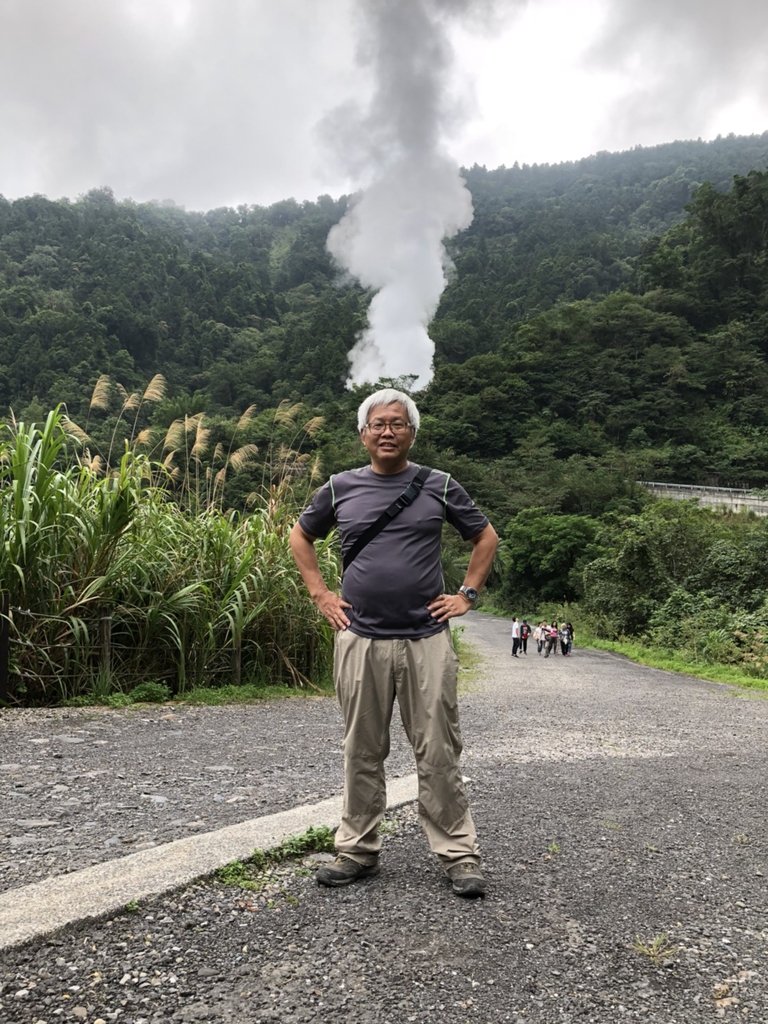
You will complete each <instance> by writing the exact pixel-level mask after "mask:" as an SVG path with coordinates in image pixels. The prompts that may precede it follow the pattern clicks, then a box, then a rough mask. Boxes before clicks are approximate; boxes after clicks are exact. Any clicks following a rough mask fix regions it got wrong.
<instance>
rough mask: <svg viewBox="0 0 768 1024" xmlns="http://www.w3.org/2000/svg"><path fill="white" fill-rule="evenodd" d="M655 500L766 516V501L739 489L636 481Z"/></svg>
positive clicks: (767, 501)
mask: <svg viewBox="0 0 768 1024" xmlns="http://www.w3.org/2000/svg"><path fill="white" fill-rule="evenodd" d="M638 483H639V484H640V486H641V487H644V488H645V489H646V490H647V491H650V492H651V494H653V495H655V496H656V497H657V498H671V499H672V500H673V501H691V500H693V501H698V502H699V504H700V505H710V506H712V507H714V508H722V509H727V510H728V511H729V512H754V514H755V515H756V516H768V499H766V498H760V497H758V496H757V495H756V494H754V493H753V492H752V491H750V490H747V489H746V488H741V487H699V486H698V485H697V484H661V483H654V482H652V481H649V480H638Z"/></svg>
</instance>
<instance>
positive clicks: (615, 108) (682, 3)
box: [589, 0, 768, 146]
mask: <svg viewBox="0 0 768 1024" xmlns="http://www.w3.org/2000/svg"><path fill="white" fill-rule="evenodd" d="M589 59H590V61H593V62H594V63H595V64H597V65H599V66H602V67H607V68H611V69H616V70H620V71H623V72H625V73H626V74H627V75H628V76H629V77H630V79H631V88H630V92H629V93H628V95H626V96H624V97H621V98H620V99H618V100H617V102H615V103H614V104H609V110H608V115H607V116H608V119H609V120H611V121H612V122H614V125H615V128H617V129H618V131H615V132H614V137H616V138H617V146H619V145H627V146H629V145H633V144H636V143H641V142H644V141H647V140H648V139H647V137H650V136H652V141H662V140H665V139H670V140H671V139H673V138H690V137H692V136H693V137H695V136H698V135H705V134H708V132H707V128H706V126H707V125H708V124H710V123H712V122H713V118H714V116H715V115H716V114H717V113H718V112H719V111H720V110H722V109H723V108H725V107H727V106H728V105H729V104H731V103H734V102H737V101H738V100H740V99H742V98H743V97H746V96H753V97H757V98H759V99H760V100H762V101H766V100H768V5H766V4H765V2H764V0H727V2H726V0H612V2H611V4H610V7H609V9H608V17H607V20H606V24H605V27H604V31H603V33H602V36H601V38H600V39H599V40H598V41H597V42H596V44H595V46H594V47H593V48H592V51H591V53H590V54H589ZM765 127H766V128H768V124H766V126H765Z"/></svg>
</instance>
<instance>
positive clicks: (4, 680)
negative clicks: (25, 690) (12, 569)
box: [0, 590, 11, 701]
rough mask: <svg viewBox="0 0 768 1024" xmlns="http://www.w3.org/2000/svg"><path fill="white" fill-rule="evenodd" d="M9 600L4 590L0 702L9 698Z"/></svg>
mask: <svg viewBox="0 0 768 1024" xmlns="http://www.w3.org/2000/svg"><path fill="white" fill-rule="evenodd" d="M10 612H11V598H10V595H9V594H8V592H7V591H6V590H4V591H3V592H2V594H0V701H7V700H10V696H11V671H10V664H11V630H10V620H9V618H8V617H9V615H10Z"/></svg>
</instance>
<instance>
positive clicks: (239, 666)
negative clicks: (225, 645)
mask: <svg viewBox="0 0 768 1024" xmlns="http://www.w3.org/2000/svg"><path fill="white" fill-rule="evenodd" d="M232 675H233V677H234V683H235V686H239V685H240V682H241V680H242V678H243V638H242V636H241V635H240V633H238V634H237V636H235V637H234V639H233V640H232Z"/></svg>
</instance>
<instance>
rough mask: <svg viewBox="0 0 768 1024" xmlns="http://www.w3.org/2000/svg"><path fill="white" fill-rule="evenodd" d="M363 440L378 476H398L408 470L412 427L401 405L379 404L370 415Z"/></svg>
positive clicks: (364, 429)
mask: <svg viewBox="0 0 768 1024" xmlns="http://www.w3.org/2000/svg"><path fill="white" fill-rule="evenodd" d="M360 439H361V440H362V442H363V445H364V446H365V448H366V450H367V451H368V454H369V455H370V456H371V464H372V466H373V468H374V469H375V470H376V471H377V472H379V473H397V472H399V471H400V470H401V469H405V467H406V465H407V463H408V452H409V450H410V447H411V445H412V444H413V427H411V426H410V424H409V423H408V414H407V412H406V411H405V408H404V406H403V405H402V404H401V403H400V402H393V403H392V405H377V406H374V408H373V409H371V411H370V412H369V413H368V424H367V425H366V426H365V427H363V429H362V430H361V431H360Z"/></svg>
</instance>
